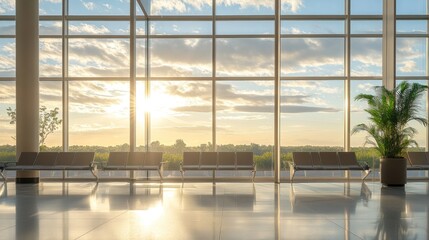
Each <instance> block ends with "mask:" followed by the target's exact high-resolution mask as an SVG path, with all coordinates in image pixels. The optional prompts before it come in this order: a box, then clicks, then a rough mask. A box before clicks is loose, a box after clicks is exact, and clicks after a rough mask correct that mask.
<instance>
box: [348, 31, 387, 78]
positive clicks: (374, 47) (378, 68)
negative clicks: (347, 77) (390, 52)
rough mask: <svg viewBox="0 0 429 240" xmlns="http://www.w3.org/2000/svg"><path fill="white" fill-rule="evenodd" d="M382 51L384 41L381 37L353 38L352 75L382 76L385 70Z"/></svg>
mask: <svg viewBox="0 0 429 240" xmlns="http://www.w3.org/2000/svg"><path fill="white" fill-rule="evenodd" d="M382 51H383V41H382V39H381V38H352V39H351V74H352V76H381V75H382V70H383V69H382V64H383V60H382Z"/></svg>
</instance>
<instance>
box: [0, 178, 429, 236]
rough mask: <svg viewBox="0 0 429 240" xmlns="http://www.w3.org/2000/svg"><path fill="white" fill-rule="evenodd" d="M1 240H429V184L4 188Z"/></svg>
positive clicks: (0, 203)
mask: <svg viewBox="0 0 429 240" xmlns="http://www.w3.org/2000/svg"><path fill="white" fill-rule="evenodd" d="M0 239H24V240H25V239H32V240H33V239H55V240H56V239H198V240H199V239H347V240H348V239H389V240H390V239H429V184H428V183H427V182H411V183H408V184H407V185H406V187H405V188H382V187H381V185H380V184H379V183H373V182H369V183H363V184H362V183H360V182H352V183H295V184H293V185H291V184H287V183H283V184H280V185H276V184H272V183H255V184H252V183H217V184H215V185H213V184H211V183H185V184H183V185H182V184H181V183H164V184H155V183H134V184H130V183H124V182H118V183H99V184H95V183H91V182H87V183H61V182H44V183H40V184H38V185H27V184H24V185H16V184H15V183H8V184H7V185H5V184H0Z"/></svg>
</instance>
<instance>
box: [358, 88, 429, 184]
mask: <svg viewBox="0 0 429 240" xmlns="http://www.w3.org/2000/svg"><path fill="white" fill-rule="evenodd" d="M427 88H428V87H427V86H425V85H421V84H418V83H412V84H411V83H409V82H407V81H403V82H401V83H400V84H399V85H398V86H396V87H395V88H394V89H393V90H388V89H386V88H385V87H380V86H379V87H375V92H376V93H375V95H371V94H359V95H358V96H356V98H355V100H357V101H365V102H366V103H367V104H368V107H367V109H365V112H367V113H368V114H369V120H370V123H369V124H363V123H362V124H358V125H356V126H355V127H354V128H353V131H352V134H354V133H356V132H361V131H364V132H366V133H368V136H367V138H366V141H365V144H369V145H372V146H374V148H375V149H376V150H377V152H378V153H379V154H380V181H381V183H382V184H383V185H386V186H404V185H405V184H406V182H407V160H406V159H405V158H404V157H402V156H403V154H404V151H405V150H406V149H407V148H408V147H413V146H416V147H417V146H418V144H417V142H416V141H415V140H413V137H414V135H415V134H416V133H417V130H416V129H415V128H413V127H410V126H409V122H411V121H417V122H418V123H420V124H422V125H424V126H426V125H427V120H426V118H423V117H420V116H419V109H420V105H419V103H418V100H419V99H420V98H421V97H422V96H423V95H424V93H425V92H426V90H427Z"/></svg>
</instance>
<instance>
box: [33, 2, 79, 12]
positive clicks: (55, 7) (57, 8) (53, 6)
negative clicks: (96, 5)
mask: <svg viewBox="0 0 429 240" xmlns="http://www.w3.org/2000/svg"><path fill="white" fill-rule="evenodd" d="M70 2H76V1H70ZM62 8H63V7H62V1H61V0H39V14H40V15H62V14H63V9H62Z"/></svg>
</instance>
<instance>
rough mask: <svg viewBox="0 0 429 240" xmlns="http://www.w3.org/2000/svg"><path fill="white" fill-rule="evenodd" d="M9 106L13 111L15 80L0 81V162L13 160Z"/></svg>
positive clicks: (13, 135)
mask: <svg viewBox="0 0 429 240" xmlns="http://www.w3.org/2000/svg"><path fill="white" fill-rule="evenodd" d="M8 108H10V110H11V111H12V112H15V109H16V105H15V82H14V81H10V82H9V81H2V82H0V120H1V121H0V162H13V161H15V145H16V142H15V136H16V126H15V123H13V124H11V123H10V122H11V120H12V118H11V117H10V116H9V115H8V114H7V113H8V112H10V111H8V110H7V109H8Z"/></svg>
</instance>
